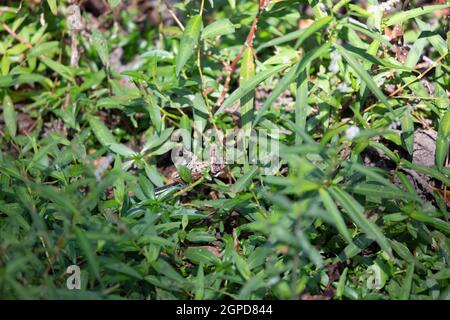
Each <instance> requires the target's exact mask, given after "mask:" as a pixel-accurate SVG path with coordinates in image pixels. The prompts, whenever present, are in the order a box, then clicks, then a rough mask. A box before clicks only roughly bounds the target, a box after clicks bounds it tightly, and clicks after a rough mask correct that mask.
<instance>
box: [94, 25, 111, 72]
mask: <svg viewBox="0 0 450 320" xmlns="http://www.w3.org/2000/svg"><path fill="white" fill-rule="evenodd" d="M91 41H92V45H93V46H94V48H95V49H96V51H97V54H98V56H99V57H100V60H101V61H102V63H103V65H104V66H105V67H108V66H109V51H108V43H107V42H106V39H105V37H103V35H102V34H101V32H100V31H98V30H97V29H94V30H93V31H92V38H91Z"/></svg>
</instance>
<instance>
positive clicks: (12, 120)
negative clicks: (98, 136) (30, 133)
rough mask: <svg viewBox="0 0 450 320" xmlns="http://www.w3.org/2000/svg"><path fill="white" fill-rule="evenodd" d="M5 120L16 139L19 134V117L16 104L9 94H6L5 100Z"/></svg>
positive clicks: (10, 132)
mask: <svg viewBox="0 0 450 320" xmlns="http://www.w3.org/2000/svg"><path fill="white" fill-rule="evenodd" d="M3 119H4V121H5V124H6V129H8V132H9V134H10V136H11V137H13V138H14V137H15V136H16V132H17V115H16V110H15V109H14V104H13V102H12V100H11V98H10V97H9V95H8V94H5V97H4V98H3Z"/></svg>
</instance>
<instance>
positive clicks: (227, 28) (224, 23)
mask: <svg viewBox="0 0 450 320" xmlns="http://www.w3.org/2000/svg"><path fill="white" fill-rule="evenodd" d="M234 31H235V28H234V25H233V24H232V23H231V22H230V20H228V19H220V20H217V21H214V22H213V23H211V24H209V25H207V26H206V27H205V28H204V29H203V31H202V36H201V39H202V40H204V39H211V38H215V37H218V36H223V35H227V34H230V33H234Z"/></svg>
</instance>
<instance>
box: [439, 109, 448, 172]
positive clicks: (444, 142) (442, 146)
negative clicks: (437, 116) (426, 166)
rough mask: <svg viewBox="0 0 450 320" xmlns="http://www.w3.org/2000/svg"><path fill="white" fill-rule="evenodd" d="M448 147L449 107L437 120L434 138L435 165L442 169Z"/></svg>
mask: <svg viewBox="0 0 450 320" xmlns="http://www.w3.org/2000/svg"><path fill="white" fill-rule="evenodd" d="M447 104H448V102H447ZM449 148H450V109H448V110H447V112H445V113H444V115H443V116H442V118H441V120H440V121H439V131H438V136H437V139H436V166H437V167H438V169H439V170H441V171H442V169H443V167H444V164H445V159H446V157H447V155H448V150H449Z"/></svg>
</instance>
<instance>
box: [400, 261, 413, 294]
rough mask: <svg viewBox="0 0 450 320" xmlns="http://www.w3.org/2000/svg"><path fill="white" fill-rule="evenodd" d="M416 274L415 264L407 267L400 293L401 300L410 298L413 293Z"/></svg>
mask: <svg viewBox="0 0 450 320" xmlns="http://www.w3.org/2000/svg"><path fill="white" fill-rule="evenodd" d="M413 275H414V265H413V264H409V265H408V267H407V268H406V275H405V280H404V282H403V285H402V288H401V294H400V300H408V299H409V295H410V293H411V287H412V280H413Z"/></svg>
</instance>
